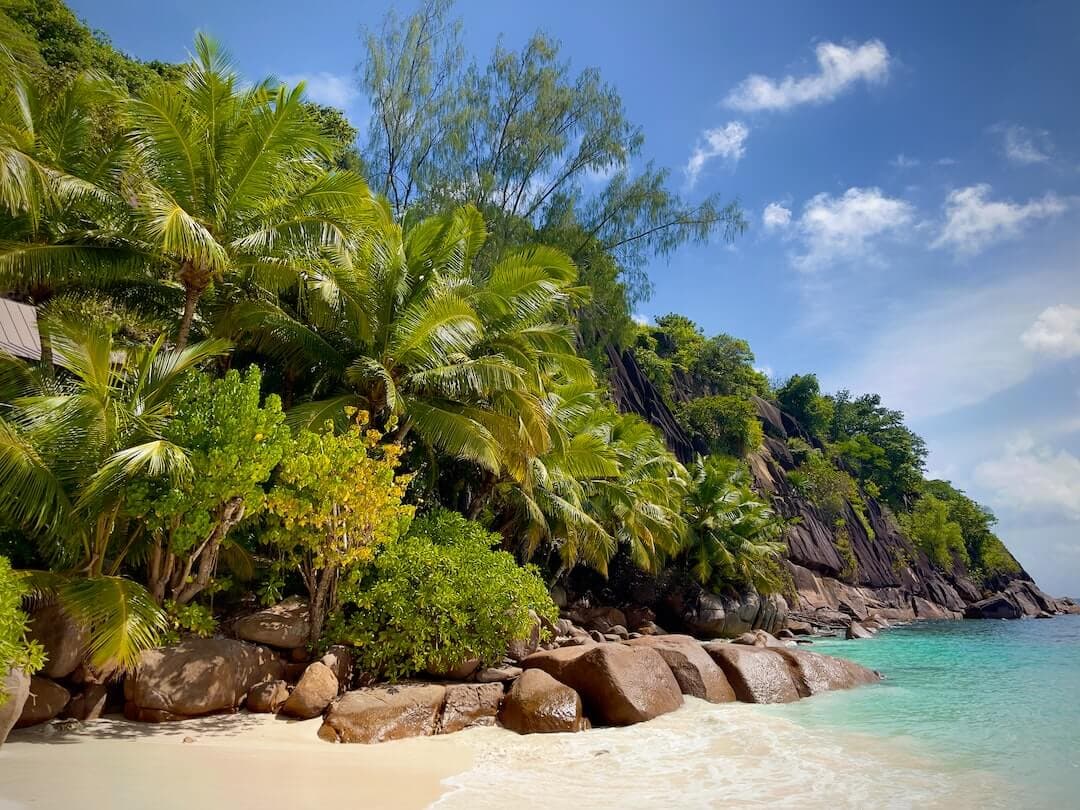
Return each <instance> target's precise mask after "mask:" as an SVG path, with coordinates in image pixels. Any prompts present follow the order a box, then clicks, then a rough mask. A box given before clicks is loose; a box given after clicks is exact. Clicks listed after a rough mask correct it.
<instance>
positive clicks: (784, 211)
mask: <svg viewBox="0 0 1080 810" xmlns="http://www.w3.org/2000/svg"><path fill="white" fill-rule="evenodd" d="M761 224H762V225H764V226H765V230H767V231H771V230H776V229H782V228H786V227H787V226H788V225H790V224H791V209H790V208H787V207H785V206H784V205H782V204H780V203H778V202H771V203H769V204H768V205H766V206H765V210H764V211H762V212H761Z"/></svg>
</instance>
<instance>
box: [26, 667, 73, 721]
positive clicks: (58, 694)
mask: <svg viewBox="0 0 1080 810" xmlns="http://www.w3.org/2000/svg"><path fill="white" fill-rule="evenodd" d="M70 700H71V693H70V692H69V691H68V690H67V689H65V688H64V687H62V686H61V685H60V684H58V683H56V682H55V681H50V680H49V679H48V678H42V677H41V676H39V675H34V676H32V677H31V678H30V697H28V698H27V699H26V703H25V704H24V705H23V710H22V714H20V715H19V719H18V720H17V721H16V722H15V728H25V727H26V726H36V725H37V724H38V723H46V722H48V721H49V720H52V719H53V718H54V717H58V716H59V714H60V712H62V711H63V710H64V709H65V708H66V707H67V705H68V701H70Z"/></svg>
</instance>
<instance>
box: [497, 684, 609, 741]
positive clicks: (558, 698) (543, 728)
mask: <svg viewBox="0 0 1080 810" xmlns="http://www.w3.org/2000/svg"><path fill="white" fill-rule="evenodd" d="M499 723H501V724H502V725H503V726H505V727H506V728H508V729H510V730H511V731H516V732H517V733H518V734H537V733H540V734H544V733H551V732H559V731H583V730H584V729H586V728H588V727H589V723H588V721H587V720H586V719H585V717H584V715H583V714H582V704H581V696H580V695H578V693H577V692H575V691H574V690H573V689H571V688H570V687H569V686H567V685H566V684H563V683H560V682H559V681H557V680H555V679H554V678H552V677H551V676H550V675H548V674H547V673H546V672H544V671H543V670H541V669H527V670H525V672H523V673H522V675H521V677H520V678H518V679H517V680H516V681H514V685H513V686H512V687H510V692H509V694H507V696H506V698H505V699H504V700H503V704H502V709H501V710H500V712H499Z"/></svg>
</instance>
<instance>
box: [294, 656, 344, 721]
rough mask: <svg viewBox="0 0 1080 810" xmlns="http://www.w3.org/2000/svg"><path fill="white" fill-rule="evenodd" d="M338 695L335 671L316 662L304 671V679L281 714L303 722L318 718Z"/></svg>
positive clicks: (302, 678) (297, 685)
mask: <svg viewBox="0 0 1080 810" xmlns="http://www.w3.org/2000/svg"><path fill="white" fill-rule="evenodd" d="M337 693H338V679H337V677H336V676H335V675H334V672H333V670H331V669H330V667H328V666H327V665H326V664H324V663H322V662H321V661H316V662H315V663H314V664H311V665H310V666H309V667H308V668H307V669H306V670H304V675H303V677H301V678H300V682H299V683H298V684H296V688H295V689H293V690H292V693H291V694H290V695H289V699H288V700H286V701H285V705H284V706H282V707H281V713H282V714H285V715H288V716H289V717H297V718H299V719H301V720H310V719H311V718H312V717H318V716H319V715H320V714H322V713H323V711H325V709H326V707H327V706H329V705H330V701H332V700H333V699H334V698H335V697H337Z"/></svg>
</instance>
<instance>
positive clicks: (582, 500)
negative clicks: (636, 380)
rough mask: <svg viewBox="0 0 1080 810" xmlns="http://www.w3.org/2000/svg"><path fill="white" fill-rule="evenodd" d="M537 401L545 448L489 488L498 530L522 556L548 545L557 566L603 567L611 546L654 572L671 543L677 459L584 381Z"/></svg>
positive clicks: (678, 524) (675, 525)
mask: <svg viewBox="0 0 1080 810" xmlns="http://www.w3.org/2000/svg"><path fill="white" fill-rule="evenodd" d="M544 403H545V410H546V412H547V414H548V419H549V426H550V427H549V430H550V436H551V449H550V450H549V451H547V452H546V453H544V454H542V455H540V456H539V457H537V458H535V459H532V460H531V462H530V464H529V474H528V475H527V476H526V477H525V478H523V479H522V480H521V481H506V482H504V484H503V485H502V486H501V487H500V488H499V490H498V493H497V497H498V499H499V501H500V506H501V508H502V509H503V510H504V511H505V512H506V513H507V514H506V517H505V521H506V522H505V523H504V524H503V530H504V533H506V534H510V535H512V536H514V537H519V538H520V539H521V542H522V543H523V545H524V551H525V554H526V556H532V555H533V554H534V553H535V552H536V550H537V548H538V547H539V546H540V545H541V544H542V543H546V544H548V545H549V546H550V547H551V548H552V549H553V550H554V551H556V552H557V554H558V556H559V560H560V566H561V570H569V569H570V568H572V567H573V566H574V565H576V564H579V563H584V564H586V565H589V566H590V567H592V568H594V569H596V570H597V571H600V572H601V573H606V572H607V567H608V564H609V563H610V561H611V559H612V557H614V555H615V553H616V552H617V551H618V550H619V548H620V547H622V548H624V549H625V550H626V551H627V552H628V553H629V555H630V557H631V558H632V559H633V560H634V562H635V563H637V564H638V565H639V566H640V567H642V568H644V569H646V570H650V571H656V570H659V568H660V566H661V564H662V563H663V561H664V560H665V559H667V558H670V557H671V556H674V555H675V554H676V553H677V552H678V550H679V547H680V542H681V534H682V530H683V524H682V521H681V518H680V516H679V507H680V505H681V499H682V496H683V492H684V479H685V471H684V470H683V468H682V465H680V464H679V463H678V461H677V460H676V459H675V458H674V456H672V455H671V453H670V452H668V450H667V448H666V447H664V444H663V441H662V440H661V438H660V436H659V434H657V432H656V430H655V429H654V428H653V427H652V426H650V425H648V424H647V423H645V422H644V421H642V420H641V419H639V418H638V417H636V416H631V415H624V414H619V413H617V412H616V411H615V410H614V408H612V407H611V406H609V405H605V404H604V403H603V400H602V397H601V395H600V393H599V392H598V391H596V390H595V388H593V387H592V386H591V385H589V384H582V383H576V384H568V385H562V386H557V387H555V388H553V389H552V390H550V391H549V392H548V393H547V394H546V396H545V397H544Z"/></svg>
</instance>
